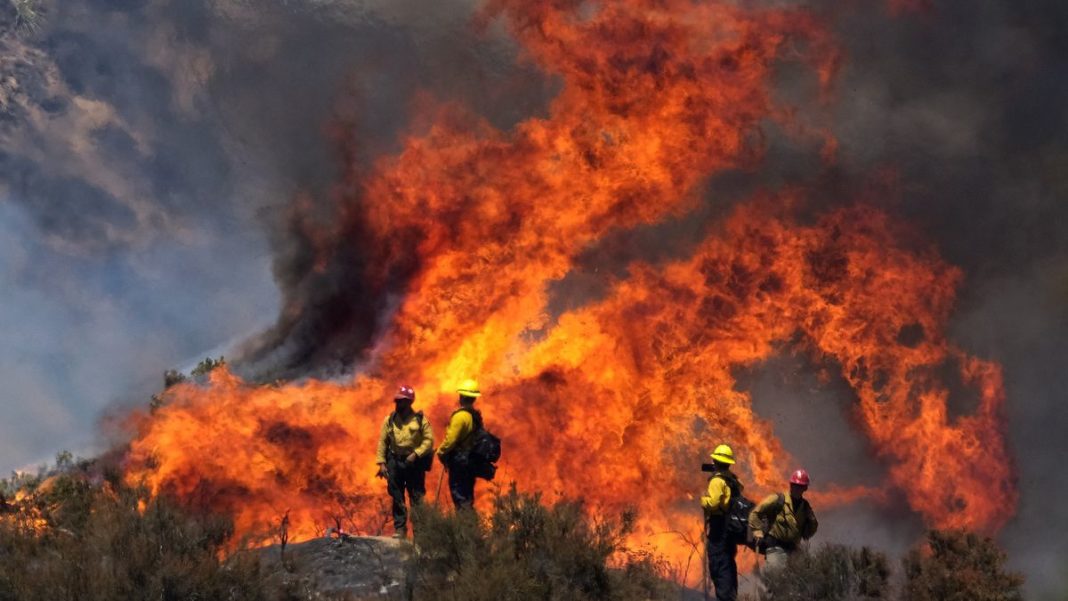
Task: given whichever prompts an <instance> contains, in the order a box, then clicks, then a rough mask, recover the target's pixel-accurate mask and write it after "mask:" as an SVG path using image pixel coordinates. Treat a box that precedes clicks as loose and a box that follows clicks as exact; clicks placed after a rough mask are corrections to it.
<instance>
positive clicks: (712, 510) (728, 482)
mask: <svg viewBox="0 0 1068 601" xmlns="http://www.w3.org/2000/svg"><path fill="white" fill-rule="evenodd" d="M712 464H713V465H714V466H715V471H713V472H712V477H711V478H709V479H708V494H706V495H704V496H702V497H701V507H702V508H704V510H705V534H706V535H707V536H708V541H707V551H708V575H709V576H710V577H711V579H712V586H713V587H715V589H716V600H717V601H734V600H735V599H737V598H738V563H737V561H735V556H737V555H738V545H737V544H736V543H735V542H734V541H732V540H731V539H730V537H729V536H728V533H727V510H728V508H729V507H730V503H731V498H732V497H737V498H741V496H742V488H743V487H742V483H741V482H740V481H738V477H737V476H735V475H734V474H733V473H732V472H731V466H732V465H734V451H733V450H732V449H731V448H730V446H728V445H725V444H721V445H719V446H718V447H716V450H714V451H712Z"/></svg>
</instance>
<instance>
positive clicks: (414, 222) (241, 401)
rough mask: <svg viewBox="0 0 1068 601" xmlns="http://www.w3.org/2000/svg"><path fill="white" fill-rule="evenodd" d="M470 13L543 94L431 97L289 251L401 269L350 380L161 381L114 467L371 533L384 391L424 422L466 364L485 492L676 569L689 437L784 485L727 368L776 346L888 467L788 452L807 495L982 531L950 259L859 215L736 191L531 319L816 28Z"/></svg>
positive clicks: (682, 1)
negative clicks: (443, 101) (484, 439)
mask: <svg viewBox="0 0 1068 601" xmlns="http://www.w3.org/2000/svg"><path fill="white" fill-rule="evenodd" d="M492 19H500V20H502V21H503V22H504V24H505V25H506V26H507V27H508V29H509V31H510V32H511V33H512V35H514V36H515V38H516V39H517V40H518V41H519V42H520V43H521V45H522V47H523V48H524V49H525V52H526V58H528V59H529V60H532V61H535V62H536V63H537V64H538V65H539V66H540V67H541V68H542V69H543V70H544V71H545V72H546V73H548V74H550V75H552V76H555V77H558V78H559V79H560V81H561V83H562V87H561V91H560V94H559V96H558V97H557V98H556V99H555V100H554V101H553V102H552V104H551V106H550V108H549V111H548V114H547V116H546V117H544V118H531V119H528V120H526V121H524V122H522V123H520V124H519V125H517V126H516V127H515V128H514V129H513V130H511V131H507V132H503V131H498V130H496V129H494V128H493V127H492V126H491V125H489V124H488V123H486V122H484V121H481V120H479V119H478V118H476V117H474V116H472V115H469V114H466V113H465V112H464V111H463V110H462V109H460V108H458V107H455V106H443V107H439V108H437V109H435V110H434V111H433V112H432V113H431V114H424V115H422V116H421V119H422V120H423V121H421V122H422V123H424V124H425V127H423V128H422V130H421V133H419V134H412V135H411V137H409V138H408V139H406V140H405V143H404V147H403V150H402V151H401V152H400V153H399V154H397V155H396V156H391V157H386V158H383V159H381V160H380V161H378V162H377V163H376V165H375V166H374V168H373V170H372V171H371V173H369V174H365V175H363V176H359V175H357V173H358V171H357V170H356V168H355V166H353V171H352V173H353V175H351V176H350V177H349V178H348V180H347V182H346V190H347V191H346V192H344V193H342V194H340V195H339V198H338V205H339V206H340V207H341V208H340V210H339V213H340V215H342V219H340V221H339V223H338V224H337V225H335V226H333V227H330V228H328V227H325V226H324V227H321V228H320V229H319V230H317V232H316V240H317V242H318V243H317V244H316V248H317V249H318V252H320V253H321V255H322V256H320V257H318V258H317V260H316V261H313V262H312V266H311V267H310V269H311V270H315V269H322V266H323V265H325V264H327V263H328V262H329V261H328V260H329V258H330V257H331V256H333V255H336V254H337V253H338V250H339V249H341V248H344V247H345V246H347V245H353V244H361V245H365V246H366V247H368V248H372V249H374V252H375V257H374V258H373V260H372V261H370V264H371V265H372V266H373V268H372V269H371V270H370V272H369V276H368V281H367V282H366V287H367V290H368V295H369V296H374V295H375V294H377V293H383V291H385V290H386V289H387V288H388V285H389V283H390V282H395V281H396V280H397V278H398V277H399V276H400V275H403V276H405V277H406V278H407V279H405V280H404V281H406V282H407V283H406V287H405V289H404V291H403V297H402V299H401V300H400V304H399V306H397V307H396V308H395V310H394V311H393V312H392V314H390V315H389V316H388V324H387V327H386V329H385V330H384V332H383V333H382V334H381V336H380V337H379V338H378V339H377V340H376V342H375V345H374V347H373V348H372V349H371V350H369V351H368V352H369V357H368V358H367V360H366V362H365V363H363V364H361V365H360V366H359V369H358V370H357V373H358V375H357V376H355V377H354V378H353V379H352V381H350V382H341V383H339V382H328V381H319V380H314V379H309V380H307V381H302V382H298V383H292V384H273V385H257V384H253V383H248V382H244V381H242V380H241V379H240V378H238V377H236V376H235V375H233V374H231V373H230V372H228V371H227V370H225V369H218V370H215V371H214V372H212V374H211V375H210V378H209V382H208V383H207V384H196V383H184V384H180V385H177V386H174V387H172V388H170V389H169V390H168V391H167V392H166V393H165V394H164V398H165V401H166V402H165V404H164V405H163V406H162V407H161V408H160V409H159V410H158V411H156V412H154V413H153V414H151V415H145V416H142V418H141V419H140V420H139V423H138V435H137V437H136V439H135V440H134V441H133V442H132V444H131V448H130V453H129V457H128V477H129V479H130V480H131V481H132V482H144V483H146V484H147V485H148V486H149V487H150V489H151V490H152V491H153V492H156V493H168V494H173V495H176V496H177V497H178V498H181V499H184V500H185V501H186V502H188V503H189V504H191V505H194V506H198V507H205V508H210V509H213V510H222V511H228V512H231V513H233V514H234V516H235V519H236V526H237V531H238V533H239V534H241V535H246V536H256V535H269V533H270V532H271V531H272V530H273V529H276V528H277V526H278V524H279V522H280V520H281V519H282V516H283V515H288V528H289V535H290V539H291V540H300V539H306V538H309V537H313V536H317V535H321V534H322V533H323V532H324V531H325V530H326V528H327V527H329V526H334V525H335V524H338V525H343V526H344V527H345V528H346V529H350V530H357V531H364V532H367V531H372V532H373V531H376V529H379V528H380V527H381V526H382V525H383V524H384V523H385V522H386V519H387V511H386V505H385V500H386V498H385V491H384V485H383V484H382V483H381V481H379V480H376V479H375V478H374V472H375V469H374V448H375V442H376V437H377V434H378V429H379V426H380V424H381V420H382V419H383V418H384V416H385V415H386V414H387V413H388V411H389V410H390V395H391V393H392V392H393V389H394V387H395V386H396V385H397V384H400V383H410V384H412V385H413V386H415V388H416V390H417V391H418V395H419V396H418V400H417V408H422V409H424V410H425V411H426V412H427V415H428V418H429V419H431V420H432V423H433V425H434V426H435V428H436V430H437V433H438V436H439V438H440V436H441V435H442V434H443V429H444V428H443V426H444V423H445V420H446V419H447V416H448V413H449V412H450V410H451V409H452V405H453V403H454V402H455V393H454V390H455V386H456V385H457V384H458V382H459V381H460V380H462V379H464V378H466V377H470V376H477V377H479V378H480V380H481V381H482V384H483V389H484V392H485V395H484V397H483V399H482V400H481V401H480V405H481V406H482V409H483V411H484V414H485V416H486V420H487V424H488V425H489V426H490V427H491V429H493V430H494V431H495V432H496V433H498V434H499V435H500V436H501V437H502V439H503V440H504V444H505V454H504V457H503V459H502V463H501V470H500V472H499V473H498V479H499V481H501V482H508V481H511V480H515V481H517V482H518V483H519V485H520V487H521V488H523V489H528V490H541V491H544V492H546V493H548V494H552V493H558V494H560V495H562V496H565V497H569V498H581V499H584V500H585V501H586V503H587V504H588V506H589V508H590V510H591V511H594V512H599V513H608V512H612V511H616V510H618V509H620V508H623V507H627V506H636V507H637V509H638V510H639V515H640V517H641V520H642V521H641V529H640V532H639V535H638V538H639V539H640V540H642V541H644V542H647V543H650V544H652V545H654V546H656V547H657V548H658V549H659V550H660V551H662V552H664V553H665V554H666V555H668V556H669V557H674V558H685V555H686V553H688V549H680V548H679V547H680V545H679V542H678V540H677V539H672V538H671V537H670V536H664V535H663V533H665V532H671V531H680V530H681V531H684V532H695V531H697V530H698V529H699V527H700V526H699V523H700V520H699V517H698V516H699V511H700V510H699V507H698V505H697V503H696V501H695V498H696V496H697V495H699V494H700V492H701V488H702V483H703V479H702V478H701V476H700V472H698V471H697V468H698V464H699V463H700V462H701V461H702V460H704V459H705V457H706V456H707V452H708V451H709V449H711V448H712V447H713V446H714V445H715V444H717V443H719V442H721V441H728V442H730V443H731V444H733V445H734V448H735V450H736V452H737V454H738V456H739V458H740V461H739V468H740V470H741V474H742V475H743V477H744V478H745V479H746V481H747V482H749V483H750V488H751V490H754V491H765V492H766V491H769V490H775V489H779V488H781V486H782V483H783V479H784V477H785V474H786V473H787V470H788V469H789V468H790V467H792V464H791V459H790V456H789V454H788V453H787V451H786V450H785V449H783V447H782V445H781V444H780V442H779V441H778V439H777V438H776V436H775V433H774V431H773V428H772V426H771V425H770V424H769V423H768V422H767V421H764V420H762V419H760V417H759V416H757V415H756V414H755V413H754V412H753V409H752V404H751V399H750V397H749V395H748V394H747V393H745V392H743V391H740V390H737V389H736V387H735V380H734V377H733V375H732V374H733V372H734V371H735V370H737V369H738V368H740V367H745V366H752V365H755V364H758V363H760V362H761V361H764V360H766V359H768V358H769V357H772V356H774V355H775V354H776V353H781V352H800V353H805V354H807V355H808V356H810V357H811V358H812V359H813V360H815V361H817V362H819V363H820V364H822V365H826V366H828V367H829V369H833V370H837V371H838V372H839V373H840V374H841V377H842V378H843V380H844V381H845V382H847V383H848V385H849V386H850V387H851V388H852V390H853V391H854V392H855V394H856V413H857V418H858V419H857V423H858V424H859V425H860V427H861V429H862V430H863V432H864V434H865V435H866V436H867V437H868V438H869V439H870V441H871V447H872V449H873V451H874V453H875V454H876V455H877V456H878V457H879V458H881V459H882V460H884V461H885V462H886V464H887V465H888V466H889V475H888V478H889V481H888V483H887V485H886V487H884V489H880V490H869V489H863V488H855V489H848V490H846V489H836V488H834V487H832V486H829V485H828V484H826V483H825V482H820V481H819V479H818V478H819V475H818V474H819V467H818V466H810V471H812V472H813V474H814V476H815V478H816V479H817V482H819V484H818V485H817V486H816V487H815V490H814V492H819V493H820V494H819V495H818V496H817V497H816V498H817V500H818V501H819V502H820V503H822V504H824V506H826V505H828V504H834V503H846V502H850V501H852V500H855V499H856V498H858V497H861V496H865V495H868V496H875V497H879V496H881V495H882V494H883V493H884V492H885V491H886V490H891V489H893V488H895V487H896V488H899V489H901V490H906V491H908V494H907V495H904V496H903V500H904V502H905V503H907V504H908V506H909V508H911V509H912V510H913V511H915V512H917V513H919V514H921V515H922V516H924V518H926V520H927V521H928V522H929V523H930V524H932V525H935V526H939V527H965V528H972V529H979V530H984V531H994V530H996V529H998V528H1000V527H1001V526H1002V525H1004V523H1005V521H1006V520H1007V519H1008V518H1009V517H1010V515H1011V512H1010V511H1006V510H1005V507H1006V506H1014V505H1015V501H1016V489H1015V483H1014V480H1013V478H1014V476H1013V473H1012V467H1011V461H1002V462H991V461H989V460H988V458H989V457H1006V456H1007V452H1006V449H1005V442H1004V436H1003V432H1002V427H1003V426H1002V423H1001V420H1000V412H1001V407H1002V404H1003V403H1004V400H1005V397H1004V391H1003V386H1002V380H1001V373H1000V368H999V366H998V365H996V364H994V363H991V362H988V361H984V360H982V359H979V358H976V357H973V356H970V355H968V354H967V353H966V352H965V351H963V350H962V349H960V348H958V347H957V346H955V345H954V344H953V343H952V342H951V341H949V340H947V338H946V331H945V330H946V326H945V324H946V322H947V320H948V318H949V316H950V313H951V311H952V309H953V303H954V299H955V294H956V290H957V288H958V287H959V285H960V282H961V280H962V274H961V272H960V271H959V270H958V269H956V268H954V267H952V266H949V265H947V264H945V263H944V262H943V261H942V260H941V259H940V258H939V256H938V254H937V252H936V251H935V250H934V249H933V248H932V247H930V246H929V245H926V244H924V243H922V242H920V241H919V240H918V236H916V235H915V234H914V233H913V232H911V231H910V230H909V229H908V227H906V226H905V225H903V224H901V223H897V222H895V220H893V219H892V218H891V217H889V216H887V215H885V214H883V213H881V212H879V211H878V210H876V209H873V208H870V207H865V206H863V205H856V206H852V207H849V208H843V209H839V210H836V211H833V212H830V213H828V214H825V215H823V216H820V217H818V218H817V219H815V220H812V219H811V218H808V219H803V218H802V217H801V215H802V214H803V213H804V211H802V210H801V209H802V207H803V205H804V201H803V200H801V198H800V196H801V195H800V193H784V194H781V195H778V196H767V197H762V198H757V199H755V200H753V201H751V202H749V203H747V204H745V205H743V206H741V207H740V208H738V209H737V210H735V211H734V212H733V214H732V215H731V216H730V217H729V218H728V219H727V220H726V221H725V222H724V223H721V224H717V225H716V226H715V228H714V229H712V230H710V233H709V235H708V236H707V238H706V239H705V240H704V241H703V242H701V243H700V244H699V245H698V246H697V247H696V248H695V249H693V252H692V255H691V256H690V257H689V258H686V259H680V260H675V261H673V262H667V263H664V264H656V265H654V264H633V265H630V266H629V271H628V274H627V275H626V276H625V277H617V278H614V279H612V280H611V282H610V285H609V286H608V289H607V290H606V291H605V292H604V293H603V295H601V296H600V297H599V298H597V299H596V300H594V301H591V302H589V303H588V304H586V305H585V306H582V307H580V308H577V309H573V310H569V311H564V312H563V313H562V314H559V315H552V314H551V313H550V310H549V308H548V307H549V300H550V285H551V284H552V283H553V282H554V281H557V280H559V279H561V278H563V277H564V276H565V275H567V274H568V273H569V272H570V271H571V270H572V269H573V268H574V265H575V260H576V256H577V255H578V254H579V253H580V252H581V251H582V250H583V249H585V248H588V247H589V246H590V245H591V244H592V243H594V242H596V241H598V240H599V239H601V238H603V237H604V236H605V235H606V234H608V233H609V232H611V231H614V230H619V229H626V228H632V227H636V226H640V225H643V224H652V223H657V222H660V221H663V220H665V219H668V218H673V217H676V218H677V217H679V216H682V215H685V214H686V212H687V211H688V210H690V209H692V208H694V206H695V205H696V201H697V200H698V196H697V192H696V191H697V188H698V186H699V184H700V183H701V182H702V180H703V179H704V178H707V177H708V176H709V175H710V174H713V173H716V172H720V171H723V170H725V169H728V168H739V167H742V168H749V167H753V166H755V165H756V164H758V162H759V158H760V151H761V146H760V132H761V125H762V124H764V123H766V122H767V121H769V120H772V121H779V122H781V123H783V124H785V125H786V126H788V127H789V126H790V120H789V114H790V111H789V110H788V109H787V108H786V107H781V106H778V105H776V104H775V102H773V100H772V97H771V94H770V92H769V90H770V81H771V79H772V75H773V71H774V69H775V68H776V65H777V64H779V63H781V62H783V61H798V62H801V63H802V64H804V65H807V66H808V68H809V69H810V70H811V72H812V74H813V75H812V77H813V79H814V81H816V82H818V83H819V84H820V85H821V86H824V87H826V86H828V85H829V84H830V82H831V80H832V79H833V75H834V73H835V70H836V68H837V65H838V58H839V57H838V54H837V52H836V50H835V48H834V46H833V44H832V43H831V42H830V40H829V37H828V34H827V32H826V30H824V29H823V28H822V27H820V26H819V24H818V23H817V22H816V21H815V20H813V19H812V18H811V17H810V16H809V15H807V14H806V13H804V12H801V11H796V10H780V9H776V10H758V9H744V8H740V7H737V6H733V5H732V4H730V3H727V2H705V3H699V4H698V3H693V2H690V1H689V0H658V1H656V2H653V1H648V0H626V1H619V2H613V3H605V4H603V5H597V8H596V9H595V10H594V9H590V7H589V6H588V5H587V4H586V3H582V2H568V1H564V2H560V1H555V2H548V1H544V2H531V1H529V0H493V1H491V2H489V3H488V5H487V7H486V8H485V10H484V11H483V12H482V13H481V14H480V22H482V23H488V22H489V21H490V20H492ZM795 129H796V128H795ZM357 235H358V236H359V239H358V240H354V237H356V236H357ZM300 310H301V307H299V306H295V305H291V306H289V307H287V311H292V312H296V311H300ZM958 389H962V390H970V391H971V392H972V394H973V395H974V397H975V398H976V399H978V403H977V406H976V408H975V411H974V412H973V413H972V414H970V415H963V416H955V415H951V414H950V413H949V411H948V401H949V397H950V390H958ZM439 469H440V468H438V467H435V468H434V471H432V472H431V473H430V475H429V479H428V482H429V483H430V487H431V489H432V490H433V487H434V484H435V483H436V481H437V478H438V475H439V471H438V470H439ZM431 496H432V497H433V496H434V493H433V492H431ZM992 498H993V499H998V502H997V503H992V502H990V499H992Z"/></svg>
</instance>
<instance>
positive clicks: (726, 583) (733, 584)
mask: <svg viewBox="0 0 1068 601" xmlns="http://www.w3.org/2000/svg"><path fill="white" fill-rule="evenodd" d="M707 549H708V575H709V576H710V577H711V578H712V586H714V587H715V588H716V599H717V601H735V599H737V598H738V564H737V563H736V562H735V556H736V555H738V545H737V544H735V543H733V542H730V541H728V540H727V528H726V520H725V519H724V518H723V517H720V516H713V517H711V518H709V521H708V547H707Z"/></svg>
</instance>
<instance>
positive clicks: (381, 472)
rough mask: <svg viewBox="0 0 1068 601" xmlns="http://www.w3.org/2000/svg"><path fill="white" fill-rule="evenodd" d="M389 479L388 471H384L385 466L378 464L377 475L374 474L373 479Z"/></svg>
mask: <svg viewBox="0 0 1068 601" xmlns="http://www.w3.org/2000/svg"><path fill="white" fill-rule="evenodd" d="M387 477H389V470H387V469H386V464H384V463H379V464H378V473H377V474H375V478H387Z"/></svg>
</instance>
